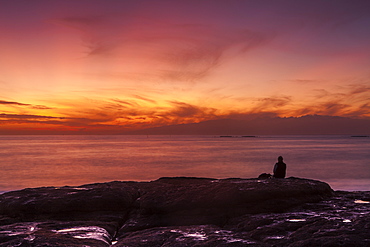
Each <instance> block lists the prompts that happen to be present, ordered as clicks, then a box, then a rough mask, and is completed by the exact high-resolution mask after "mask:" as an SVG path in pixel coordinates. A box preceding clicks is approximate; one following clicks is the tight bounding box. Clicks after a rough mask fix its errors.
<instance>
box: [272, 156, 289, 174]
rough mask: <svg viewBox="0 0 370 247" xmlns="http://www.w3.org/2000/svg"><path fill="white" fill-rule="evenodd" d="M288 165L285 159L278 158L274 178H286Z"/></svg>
mask: <svg viewBox="0 0 370 247" xmlns="http://www.w3.org/2000/svg"><path fill="white" fill-rule="evenodd" d="M285 173H286V164H285V163H284V162H283V157H282V156H279V157H278V162H277V163H276V164H275V166H274V175H273V177H274V178H285Z"/></svg>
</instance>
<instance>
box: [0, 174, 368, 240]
mask: <svg viewBox="0 0 370 247" xmlns="http://www.w3.org/2000/svg"><path fill="white" fill-rule="evenodd" d="M369 201H370V192H345V191H333V190H332V189H331V188H330V186H329V185H328V184H326V183H324V182H321V181H318V180H310V179H302V178H294V177H290V178H286V179H266V180H263V179H260V180H259V179H239V178H229V179H212V178H194V177H163V178H160V179H157V180H154V181H150V182H134V181H126V182H119V181H113V182H107V183H93V184H86V185H81V186H65V187H40V188H28V189H23V190H18V191H12V192H8V193H5V194H2V195H0V246H1V243H4V244H6V245H9V246H12V245H16V244H18V245H19V244H24V245H27V246H28V245H32V246H43V245H45V244H49V245H50V246H66V245H68V246H71V247H73V246H81V245H82V244H83V245H90V246H153V247H156V246H162V244H163V243H166V244H167V245H168V246H178V245H179V244H181V246H193V245H198V246H203V245H204V246H225V245H226V246H228V245H230V246H244V245H245V244H248V245H252V246H271V245H275V246H309V245H313V244H315V245H324V244H330V243H337V242H338V241H341V242H344V243H347V244H349V243H351V244H353V243H354V244H356V245H357V246H366V245H364V243H365V244H368V242H366V241H367V240H366V239H368V237H367V236H369V235H368V229H369V227H370V224H369V223H368V222H370V216H369V215H370V203H369ZM325 229H326V230H325ZM328 230H330V231H328ZM143 244H146V245H143ZM6 245H4V246H6Z"/></svg>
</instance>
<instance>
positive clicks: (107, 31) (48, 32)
mask: <svg viewBox="0 0 370 247" xmlns="http://www.w3.org/2000/svg"><path fill="white" fill-rule="evenodd" d="M369 27H370V1H366V0H363V1H361V0H351V1H350V0H346V1H344V0H337V1H324V0H323V1H317V0H316V1H315V0H314V1H311V0H310V1H294V0H263V1H252V0H245V1H240V0H227V1H226V0H225V1H208V0H205V1H193V0H187V1H185V0H184V1H182V0H181V1H161V0H159V1H149V0H147V1H144V0H138V1H136V0H135V1H134V0H132V1H130V0H128V1H105V0H73V1H72V0H63V1H59V0H54V1H47V0H35V1H27V0H13V1H3V0H2V1H0V34H1V36H0V129H3V130H7V129H8V130H17V129H20V130H21V129H27V130H32V129H35V130H40V129H52V130H56V131H58V130H76V131H79V130H99V131H105V130H106V131H109V130H131V129H138V128H146V127H155V126H161V125H169V124H178V123H192V122H200V121H205V120H211V119H220V118H228V117H239V118H242V117H246V116H249V115H251V114H252V115H260V114H269V115H271V116H280V117H299V116H303V115H309V114H318V115H329V116H343V117H352V118H370V28H369Z"/></svg>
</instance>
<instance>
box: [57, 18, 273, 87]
mask: <svg viewBox="0 0 370 247" xmlns="http://www.w3.org/2000/svg"><path fill="white" fill-rule="evenodd" d="M144 15H145V13H144ZM148 15H149V14H148ZM188 21H190V20H171V21H168V20H166V19H162V20H160V19H158V18H156V19H153V18H147V17H144V16H140V17H134V16H132V15H129V16H128V17H122V15H120V16H119V17H118V16H110V17H107V16H90V17H88V16H82V17H78V16H75V17H66V18H60V19H58V20H54V22H55V23H58V24H61V25H64V26H68V27H72V28H75V29H78V30H81V31H82V40H83V43H84V47H85V48H86V55H85V59H91V60H93V61H101V62H104V63H109V62H110V61H114V62H115V63H116V67H117V62H118V63H119V65H120V67H121V70H120V73H122V74H124V75H125V74H127V76H128V77H133V78H135V77H137V78H138V80H146V79H147V78H155V80H162V81H171V82H172V81H195V80H199V79H201V78H204V77H206V76H207V75H209V73H211V72H212V71H213V69H214V68H215V67H217V66H220V65H221V64H222V61H223V59H225V58H226V51H231V50H233V52H232V56H236V55H240V54H243V53H246V52H248V51H249V50H251V49H254V48H256V47H259V46H262V45H265V44H266V43H268V42H269V41H270V40H271V39H273V35H271V34H267V33H263V32H259V31H254V30H249V29H245V28H231V27H220V26H217V27H216V26H211V25H205V24H202V23H195V24H194V23H186V22H188ZM231 48H234V49H231ZM230 55H231V53H228V54H227V56H230ZM118 67H119V66H118ZM110 72H115V71H113V70H111V71H110ZM101 73H103V74H104V73H107V72H106V71H101ZM108 74H109V73H108Z"/></svg>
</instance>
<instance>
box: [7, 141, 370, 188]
mask: <svg viewBox="0 0 370 247" xmlns="http://www.w3.org/2000/svg"><path fill="white" fill-rule="evenodd" d="M369 150H370V138H368V137H351V136H257V137H242V136H232V137H230V138H222V137H220V136H126V135H89V136H86V135H85V136H63V135H53V136H37V135H36V136H35V135H28V136H10V135H8V136H6V135H3V136H0V160H1V164H0V167H1V173H0V191H11V190H17V189H22V188H29V187H40V186H64V185H70V186H74V185H81V184H87V183H96V182H107V181H113V180H119V181H128V180H133V181H151V180H155V179H158V178H159V177H164V176H166V177H175V176H190V177H212V178H229V177H240V178H255V177H258V175H259V174H261V173H264V172H267V173H271V172H272V168H273V165H274V163H275V162H276V159H277V157H278V156H279V155H282V156H283V157H284V161H285V162H286V163H287V166H288V168H287V177H290V176H294V177H302V178H310V179H318V180H321V181H325V182H328V183H329V184H330V186H331V187H332V188H333V189H334V190H347V191H354V190H362V191H366V190H370V166H369V165H370V152H369Z"/></svg>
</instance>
